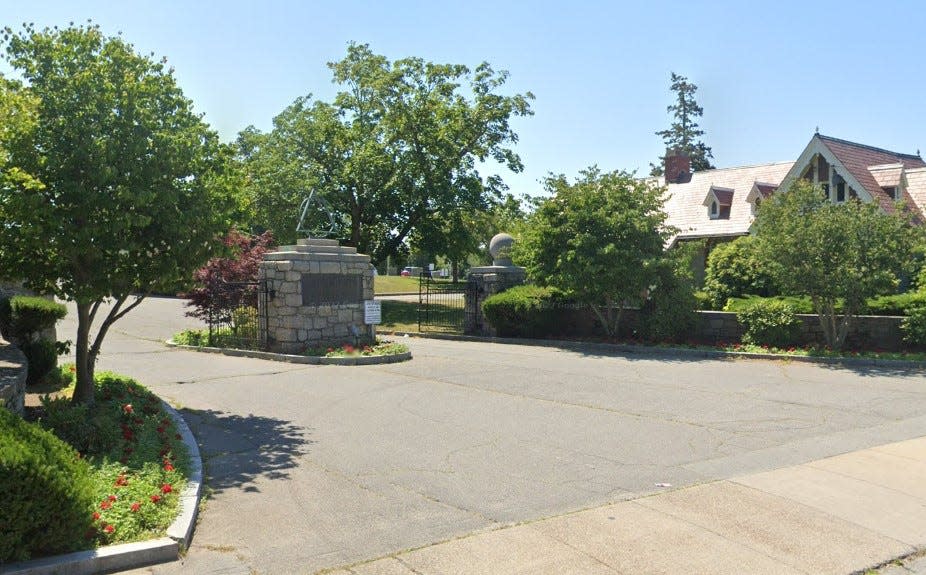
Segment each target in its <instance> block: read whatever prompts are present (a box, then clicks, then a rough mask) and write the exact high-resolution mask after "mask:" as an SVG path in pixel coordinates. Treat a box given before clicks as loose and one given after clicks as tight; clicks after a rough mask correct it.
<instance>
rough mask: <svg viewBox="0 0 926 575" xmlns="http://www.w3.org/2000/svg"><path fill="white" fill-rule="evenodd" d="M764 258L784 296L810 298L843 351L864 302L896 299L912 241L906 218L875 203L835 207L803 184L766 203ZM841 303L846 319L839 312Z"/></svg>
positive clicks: (760, 237)
mask: <svg viewBox="0 0 926 575" xmlns="http://www.w3.org/2000/svg"><path fill="white" fill-rule="evenodd" d="M755 228H756V230H757V236H756V237H757V244H758V250H757V251H758V254H759V257H760V258H761V259H762V261H764V262H765V263H766V264H767V266H768V272H769V274H770V275H771V276H772V277H773V278H774V280H775V283H776V284H777V285H778V286H779V287H780V288H781V290H782V291H783V292H785V293H789V294H794V295H807V296H809V297H810V299H811V301H813V304H814V310H815V311H816V313H817V315H818V316H819V318H820V325H821V327H822V328H823V333H824V336H825V338H826V343H827V345H829V346H830V347H832V348H833V349H841V348H842V346H843V344H844V342H845V338H846V334H847V333H848V328H849V324H850V322H851V319H852V317H853V316H855V315H856V314H857V313H859V311H860V310H861V309H862V308H863V306H864V304H865V300H866V299H868V298H871V297H873V296H876V295H879V294H885V293H892V292H894V291H895V289H896V286H897V284H898V279H897V277H896V270H900V269H903V267H904V266H905V265H906V262H908V261H909V257H908V255H909V254H910V253H911V250H912V247H913V233H912V232H911V229H910V225H909V223H908V221H907V220H906V219H905V216H904V215H903V213H902V212H901V211H897V212H895V213H894V214H885V213H884V212H883V211H881V209H880V207H879V206H878V205H877V203H867V204H866V203H862V202H860V201H855V200H852V201H848V202H846V203H844V204H834V203H831V202H829V201H828V200H827V199H825V197H824V195H823V193H822V191H821V190H820V189H819V188H816V187H814V186H812V185H810V184H808V183H807V182H805V181H803V180H799V181H797V182H795V183H794V184H793V185H792V186H791V187H790V189H788V190H785V191H779V192H778V193H776V194H775V195H774V196H772V198H771V199H769V200H767V201H765V202H763V203H762V207H761V208H760V209H759V214H758V216H757V218H756V223H755ZM839 301H842V305H843V311H842V312H841V313H840V312H838V311H837V309H836V307H837V303H838V302H839Z"/></svg>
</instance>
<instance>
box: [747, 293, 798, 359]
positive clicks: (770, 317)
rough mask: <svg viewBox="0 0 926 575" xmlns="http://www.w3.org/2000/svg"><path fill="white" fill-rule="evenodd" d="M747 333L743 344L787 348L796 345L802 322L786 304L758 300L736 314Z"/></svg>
mask: <svg viewBox="0 0 926 575" xmlns="http://www.w3.org/2000/svg"><path fill="white" fill-rule="evenodd" d="M736 319H737V320H739V322H740V323H741V324H743V327H745V328H746V332H745V333H744V334H743V343H745V344H752V345H767V346H770V347H786V346H789V345H795V344H796V343H797V338H798V337H799V334H800V326H801V320H800V319H798V318H797V317H795V315H794V309H793V308H792V307H791V306H790V305H788V304H787V303H785V302H782V301H776V300H770V299H765V300H758V301H755V302H753V303H752V305H750V306H748V307H746V308H745V309H742V310H740V311H739V312H737V314H736Z"/></svg>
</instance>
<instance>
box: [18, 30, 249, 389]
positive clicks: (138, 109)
mask: <svg viewBox="0 0 926 575" xmlns="http://www.w3.org/2000/svg"><path fill="white" fill-rule="evenodd" d="M3 45H4V48H5V58H6V61H7V64H8V65H9V67H10V68H12V69H13V71H14V72H15V73H16V74H18V75H19V76H21V77H22V78H23V80H24V82H23V84H9V83H8V84H7V85H6V88H5V90H4V91H2V92H0V96H5V97H7V98H9V99H10V100H11V101H14V102H18V104H17V103H14V104H12V106H13V107H14V108H16V107H17V106H18V107H19V109H22V110H23V111H24V113H25V114H26V119H25V120H24V121H22V122H14V124H13V125H12V126H11V127H9V128H7V129H0V140H2V141H0V149H2V150H4V152H5V153H4V154H2V155H0V163H2V164H0V173H7V174H10V173H13V174H20V175H22V177H19V176H17V177H16V178H13V181H12V182H9V181H8V183H7V185H4V186H0V221H3V222H4V225H2V226H0V245H2V246H3V250H2V252H0V275H5V276H8V277H23V279H24V280H25V281H26V284H27V285H28V287H31V288H33V289H35V290H36V291H38V292H40V293H53V294H55V295H56V296H58V297H59V298H61V299H67V300H74V301H76V302H77V309H78V329H77V338H76V340H75V354H76V361H77V376H78V377H77V379H78V384H77V390H76V392H75V400H76V401H84V402H92V401H93V395H92V394H93V365H94V362H95V360H96V357H97V355H98V354H99V350H100V346H101V345H102V340H103V337H104V336H105V334H106V332H107V330H108V328H109V326H110V325H111V324H112V323H113V322H115V321H116V320H117V319H119V317H121V315H122V314H124V313H125V312H127V311H128V310H130V309H131V308H132V307H133V306H134V305H136V304H137V302H139V301H140V300H141V297H144V295H145V294H147V293H150V292H151V291H159V290H162V289H166V288H169V287H170V286H172V285H175V284H176V283H177V282H178V281H181V280H183V279H185V278H188V277H189V275H190V273H191V272H192V270H194V269H195V268H197V267H198V266H200V265H201V264H202V263H203V262H205V261H206V259H207V258H208V256H209V254H210V253H212V251H213V249H214V247H215V246H216V242H215V241H214V240H215V238H216V237H218V236H219V235H220V234H221V233H222V232H223V231H224V230H227V229H228V227H229V222H228V221H227V217H228V215H229V213H230V211H231V210H232V209H234V208H235V206H234V205H233V204H234V194H233V193H232V192H231V190H234V189H237V188H239V187H240V186H241V174H240V173H239V172H238V171H237V170H236V169H235V168H234V167H233V164H232V162H231V160H232V159H233V150H232V149H231V148H230V147H228V146H224V145H222V144H221V143H220V142H219V140H218V136H217V134H215V132H213V131H212V130H210V129H209V128H208V126H207V125H206V124H205V123H204V122H203V120H202V118H201V117H200V116H199V115H198V114H196V113H195V112H194V111H193V108H192V104H191V102H190V101H189V100H188V99H187V98H186V97H184V95H183V93H182V92H181V90H180V88H179V86H178V85H177V82H176V80H175V79H174V77H173V72H172V70H170V69H169V68H167V67H166V66H165V63H164V62H163V61H160V62H158V61H155V60H153V59H152V58H150V57H148V56H141V55H138V54H137V53H136V52H135V50H134V49H133V47H132V46H131V45H130V44H128V43H126V42H125V41H124V40H122V39H121V38H119V37H105V36H104V35H103V33H102V32H101V31H100V30H99V28H97V27H95V26H86V27H84V26H71V27H68V28H64V29H44V30H36V29H34V28H32V27H31V26H26V27H25V28H24V29H23V30H22V31H21V32H19V33H16V32H13V31H12V30H10V29H9V28H7V29H5V31H4V37H3ZM78 72H79V73H78ZM3 106H7V107H9V106H11V104H9V102H7V103H5V104H3V105H0V108H2V107H3ZM26 175H27V176H28V177H26ZM7 180H10V178H7ZM131 294H139V296H138V297H137V298H136V299H135V303H134V304H130V305H128V306H125V305H124V304H125V303H126V301H127V300H128V298H129V297H130V295H131ZM110 298H111V299H112V300H113V302H112V303H113V305H112V306H111V307H109V308H108V313H106V314H103V313H101V314H99V316H102V321H101V322H100V324H99V325H100V327H99V330H98V332H97V334H96V337H95V338H92V334H91V333H90V328H91V324H92V322H93V321H94V319H99V317H98V315H97V314H96V311H97V310H98V308H99V306H100V305H101V303H102V302H103V301H104V300H107V299H110ZM91 338H92V339H91Z"/></svg>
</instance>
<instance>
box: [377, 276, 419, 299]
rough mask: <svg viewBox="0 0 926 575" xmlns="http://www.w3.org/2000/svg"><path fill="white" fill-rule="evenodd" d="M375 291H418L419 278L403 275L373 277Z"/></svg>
mask: <svg viewBox="0 0 926 575" xmlns="http://www.w3.org/2000/svg"><path fill="white" fill-rule="evenodd" d="M373 292H374V293H375V294H376V295H383V294H387V293H405V292H414V293H418V278H412V277H402V276H376V277H374V278H373Z"/></svg>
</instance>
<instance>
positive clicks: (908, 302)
mask: <svg viewBox="0 0 926 575" xmlns="http://www.w3.org/2000/svg"><path fill="white" fill-rule="evenodd" d="M917 307H926V290H921V291H916V292H907V293H901V294H894V295H881V296H876V297H873V298H870V299H869V300H868V301H866V302H865V306H864V308H863V310H864V312H865V313H867V314H868V315H907V312H908V311H909V310H910V309H911V308H917Z"/></svg>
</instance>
